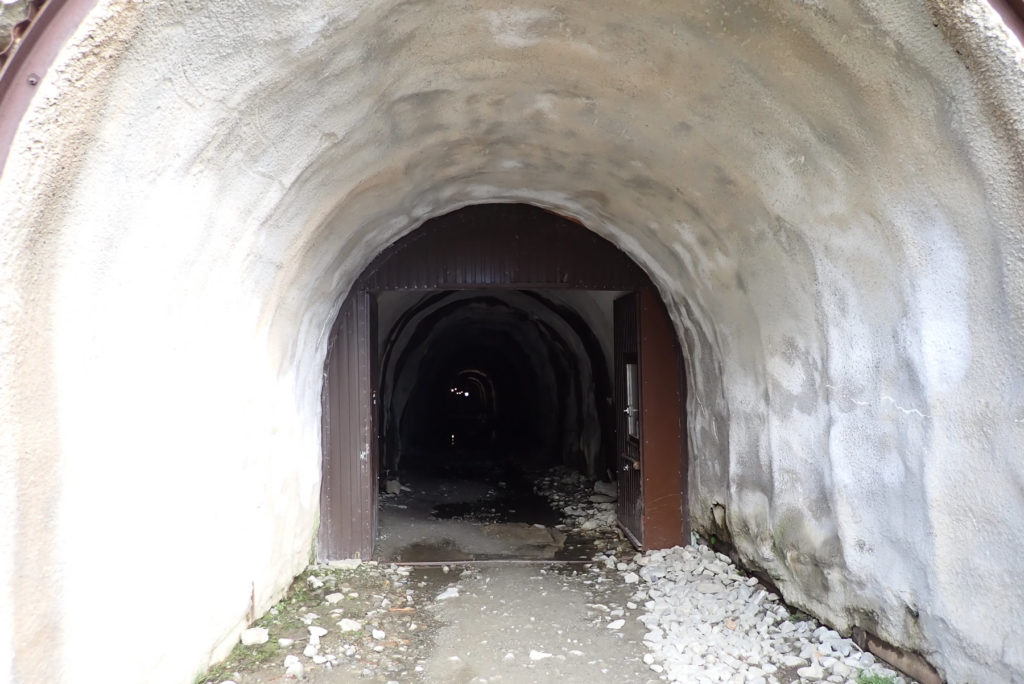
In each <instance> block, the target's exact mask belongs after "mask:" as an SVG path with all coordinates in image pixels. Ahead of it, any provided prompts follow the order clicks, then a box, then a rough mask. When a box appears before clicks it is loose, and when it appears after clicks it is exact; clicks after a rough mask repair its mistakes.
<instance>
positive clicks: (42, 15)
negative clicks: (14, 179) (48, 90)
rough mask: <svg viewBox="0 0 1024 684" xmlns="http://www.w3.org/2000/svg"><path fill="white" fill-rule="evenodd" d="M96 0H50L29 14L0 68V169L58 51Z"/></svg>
mask: <svg viewBox="0 0 1024 684" xmlns="http://www.w3.org/2000/svg"><path fill="white" fill-rule="evenodd" d="M95 6H96V0H49V2H47V3H46V4H45V5H43V6H42V7H41V8H40V9H39V11H38V12H36V13H35V15H34V16H33V17H32V21H31V22H30V23H29V24H28V26H27V27H23V28H22V29H21V30H22V36H21V38H20V40H18V42H17V44H15V45H13V46H12V47H11V49H10V51H9V55H8V58H7V60H6V62H4V64H3V65H2V67H0V69H2V70H0V169H2V168H3V166H4V164H5V163H6V161H7V155H8V153H9V152H10V149H11V141H12V140H14V134H15V133H16V132H17V130H18V125H19V124H20V123H21V118H22V117H23V116H24V115H25V112H26V111H28V106H29V104H30V103H31V102H32V98H33V97H34V96H35V94H36V90H37V86H38V85H39V83H40V81H41V80H42V78H43V76H45V75H46V72H47V71H49V69H50V66H51V65H52V64H53V60H54V59H56V58H57V53H58V52H59V51H60V49H61V48H62V47H63V46H64V43H66V42H67V40H68V38H70V37H71V35H72V34H73V33H74V32H75V29H77V28H78V26H79V25H80V24H81V23H82V22H83V21H84V20H85V17H86V16H87V15H88V14H89V12H90V10H92V8H93V7H95Z"/></svg>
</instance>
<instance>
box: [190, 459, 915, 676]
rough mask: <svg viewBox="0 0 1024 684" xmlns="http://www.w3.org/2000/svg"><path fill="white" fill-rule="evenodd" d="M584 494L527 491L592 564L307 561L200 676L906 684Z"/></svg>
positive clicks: (728, 567)
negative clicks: (624, 528) (579, 543)
mask: <svg viewBox="0 0 1024 684" xmlns="http://www.w3.org/2000/svg"><path fill="white" fill-rule="evenodd" d="M592 487H593V485H592V483H589V482H586V481H585V480H584V479H583V478H582V477H581V476H579V475H578V474H575V473H571V472H566V471H559V472H554V473H552V474H550V475H548V476H546V477H543V478H541V479H540V480H538V482H537V485H536V489H537V492H538V493H540V494H542V495H543V496H545V497H547V498H548V499H549V500H550V501H551V502H552V504H553V505H554V506H555V507H556V509H558V510H561V511H562V512H563V514H564V523H563V525H561V526H560V527H561V528H562V529H563V530H570V531H572V532H574V533H576V534H582V535H585V536H586V537H587V539H588V540H589V543H590V544H591V545H592V548H593V549H594V550H595V552H596V555H595V556H594V557H593V560H592V562H590V563H585V564H571V563H551V564H515V563H491V564H489V563H477V564H451V565H447V566H415V567H409V566H402V565H396V564H387V565H378V564H375V563H361V564H356V563H348V564H346V563H340V564H336V565H334V566H325V565H314V566H311V567H310V568H309V569H307V570H306V572H304V573H303V574H302V575H300V576H299V577H298V578H297V579H296V581H295V583H294V584H293V586H292V588H291V589H290V590H289V593H288V595H287V597H286V598H285V599H284V600H283V601H282V602H281V603H279V604H278V605H277V606H275V607H274V608H273V609H271V611H270V612H269V613H268V614H267V615H265V616H264V617H263V618H261V619H260V620H258V621H257V622H256V623H255V625H254V626H253V628H251V629H250V630H248V631H247V633H245V634H243V642H242V643H241V644H239V645H238V646H237V647H236V648H235V650H234V651H233V652H232V654H231V656H229V658H228V659H227V660H226V661H225V662H224V663H222V664H220V665H218V666H216V667H214V668H212V669H211V670H210V671H209V672H207V673H206V674H205V675H204V676H203V677H201V678H199V679H197V680H196V681H197V683H199V682H201V683H203V684H223V683H225V682H235V683H236V684H263V683H267V682H282V681H284V682H286V681H295V680H298V679H301V680H302V681H305V682H314V683H324V684H326V683H328V682H381V683H385V684H386V683H389V682H437V683H441V682H445V683H447V682H461V683H466V684H469V683H472V684H485V683H487V682H491V683H495V682H502V683H519V682H523V683H532V682H548V681H551V682H555V681H557V682H585V683H592V682H629V683H630V684H632V683H642V682H657V681H670V682H685V683H696V684H704V683H711V682H728V683H730V684H792V683H793V682H799V683H800V684H804V683H812V682H821V681H828V682H833V683H835V684H909V682H908V680H906V679H905V678H903V677H902V676H900V675H898V674H897V673H896V672H894V671H893V670H891V669H888V668H886V667H884V666H883V664H880V663H878V662H876V660H875V658H874V657H873V656H872V655H871V654H868V653H862V652H861V651H860V649H859V648H858V647H857V646H856V645H855V644H854V643H853V642H852V641H850V640H848V639H844V638H842V637H841V636H840V635H839V634H837V633H835V632H833V631H831V630H829V629H828V628H826V627H822V626H821V625H819V624H817V623H816V622H814V621H812V620H808V619H800V617H801V616H799V614H797V615H793V614H791V613H790V611H789V610H788V609H787V608H786V607H785V606H784V605H783V604H781V603H780V602H779V599H778V597H777V596H775V595H774V594H772V593H770V592H769V591H768V590H767V589H765V588H764V587H763V586H761V585H759V584H758V582H757V580H756V579H755V578H752V577H747V576H745V575H744V574H743V573H742V572H741V571H740V570H738V569H737V568H736V567H735V566H734V565H733V564H732V563H731V562H730V561H729V559H728V558H727V557H725V556H722V555H721V554H716V553H714V552H712V551H711V550H709V549H708V548H706V547H704V546H689V547H686V548H675V549H669V550H664V551H654V552H648V553H647V554H642V555H641V554H637V553H635V551H633V549H632V547H631V546H630V545H629V544H628V542H626V540H625V539H624V538H623V537H622V535H621V534H620V533H619V532H618V530H617V529H616V527H615V516H614V506H615V504H614V503H612V502H609V501H607V498H608V495H607V491H608V490H607V487H604V488H602V487H600V486H598V492H597V493H595V491H594V489H593V488H592ZM592 499H593V500H592Z"/></svg>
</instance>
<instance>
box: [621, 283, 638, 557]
mask: <svg viewBox="0 0 1024 684" xmlns="http://www.w3.org/2000/svg"><path fill="white" fill-rule="evenodd" d="M638 299H639V298H638V295H637V294H636V293H635V292H634V293H632V294H628V295H625V296H623V297H619V298H618V299H616V300H615V414H616V416H617V419H616V430H615V432H616V435H617V441H618V461H617V462H618V476H619V505H618V518H619V525H620V526H621V527H622V529H623V530H624V531H625V533H626V535H627V536H628V537H629V538H630V540H631V541H632V542H633V543H634V544H636V545H637V546H638V547H640V548H642V547H643V540H644V534H643V477H642V473H641V458H640V444H641V442H642V439H643V435H642V434H641V430H642V420H641V417H642V407H641V406H640V381H641V374H640V373H641V369H640V355H639V346H640V345H639V339H640V335H639V328H638V321H637V316H638V311H639V306H638Z"/></svg>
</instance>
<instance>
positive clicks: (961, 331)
mask: <svg viewBox="0 0 1024 684" xmlns="http://www.w3.org/2000/svg"><path fill="white" fill-rule="evenodd" d="M896 220H897V221H898V222H899V223H902V224H903V227H904V229H905V231H906V232H905V235H906V238H905V240H906V250H907V263H908V266H909V268H908V270H910V271H911V274H912V279H911V281H910V282H912V283H913V288H914V289H913V293H912V295H911V297H912V299H911V301H912V302H913V303H914V309H913V310H914V313H913V314H912V317H911V318H909V320H908V321H907V322H906V324H905V325H904V329H903V337H904V341H905V342H906V348H907V349H914V348H917V349H920V356H919V357H915V356H913V355H912V356H910V358H911V359H912V360H913V361H914V364H915V365H916V366H917V369H918V372H919V373H920V374H921V376H922V379H923V380H924V382H925V383H927V385H928V387H929V388H931V389H932V390H934V391H937V392H949V391H952V390H954V389H955V388H956V386H957V384H958V383H959V382H960V380H961V379H962V378H963V377H964V375H965V374H966V372H967V369H968V368H969V367H970V364H971V332H970V325H969V316H968V311H969V308H968V307H969V304H968V301H967V292H968V288H969V284H970V277H969V273H968V265H967V257H966V255H965V254H964V250H963V247H962V245H961V244H960V242H959V240H958V239H957V237H956V232H955V231H954V230H953V228H951V227H950V225H949V222H948V221H947V220H946V217H944V216H942V215H939V214H937V213H936V212H933V211H928V210H923V211H922V210H921V209H912V210H910V211H907V212H904V213H902V215H900V216H898V217H897V219H896ZM907 224H910V225H907ZM908 275H910V274H908Z"/></svg>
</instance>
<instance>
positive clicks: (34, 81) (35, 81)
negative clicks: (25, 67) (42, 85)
mask: <svg viewBox="0 0 1024 684" xmlns="http://www.w3.org/2000/svg"><path fill="white" fill-rule="evenodd" d="M26 80H27V81H28V84H29V85H30V86H35V85H39V74H29V75H28V78H27V79H26Z"/></svg>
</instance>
